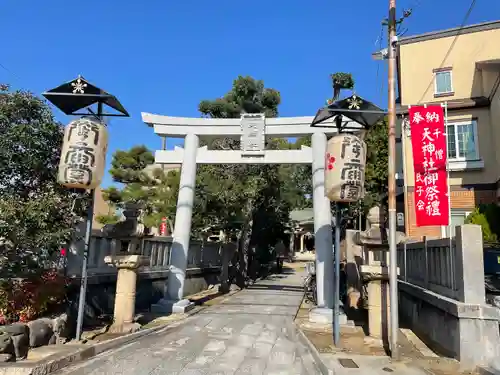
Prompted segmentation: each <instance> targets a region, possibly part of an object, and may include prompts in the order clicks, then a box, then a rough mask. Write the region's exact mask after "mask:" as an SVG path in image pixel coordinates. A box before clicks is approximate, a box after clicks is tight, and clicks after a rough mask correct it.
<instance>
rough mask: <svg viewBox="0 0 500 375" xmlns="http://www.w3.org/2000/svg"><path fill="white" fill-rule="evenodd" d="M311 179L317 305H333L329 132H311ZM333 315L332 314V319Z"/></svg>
mask: <svg viewBox="0 0 500 375" xmlns="http://www.w3.org/2000/svg"><path fill="white" fill-rule="evenodd" d="M312 152H313V162H312V181H313V207H314V246H315V249H316V282H317V289H318V296H317V299H318V307H320V308H321V307H322V308H326V309H332V308H333V250H332V245H333V243H332V214H331V210H330V201H329V200H328V198H327V197H326V196H325V157H326V135H325V134H324V133H314V134H313V135H312ZM331 319H332V317H330V318H329V320H330V321H331Z"/></svg>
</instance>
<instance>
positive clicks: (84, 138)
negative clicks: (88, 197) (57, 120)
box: [58, 117, 108, 189]
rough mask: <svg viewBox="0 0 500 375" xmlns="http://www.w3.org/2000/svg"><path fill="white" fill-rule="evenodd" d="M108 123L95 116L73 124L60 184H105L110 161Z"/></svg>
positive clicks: (66, 139) (80, 186)
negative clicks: (96, 118) (108, 153)
mask: <svg viewBox="0 0 500 375" xmlns="http://www.w3.org/2000/svg"><path fill="white" fill-rule="evenodd" d="M107 147H108V133H107V129H106V126H105V125H104V124H103V123H101V122H99V121H97V120H95V119H93V118H86V117H83V118H79V119H77V120H74V121H72V122H70V123H69V125H68V126H67V127H66V129H65V131H64V141H63V146H62V152H61V160H60V162H59V173H58V181H59V183H60V184H62V185H64V186H66V187H69V188H77V189H94V188H95V187H97V186H99V184H100V183H101V180H102V177H103V174H104V167H105V162H106V150H107Z"/></svg>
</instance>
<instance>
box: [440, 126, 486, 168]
mask: <svg viewBox="0 0 500 375" xmlns="http://www.w3.org/2000/svg"><path fill="white" fill-rule="evenodd" d="M471 124H472V134H473V136H474V147H475V151H476V152H475V155H474V157H472V158H471V157H469V158H467V157H460V156H457V153H458V131H457V125H458V126H460V125H471ZM445 125H446V157H447V158H448V161H449V162H451V163H453V162H461V161H462V162H466V161H477V160H480V156H479V139H478V132H477V120H476V119H475V118H472V119H470V120H456V121H447V123H446V124H445ZM449 126H453V127H454V131H455V134H454V138H455V139H454V140H453V142H454V143H455V156H454V157H451V156H449V152H448V127H449Z"/></svg>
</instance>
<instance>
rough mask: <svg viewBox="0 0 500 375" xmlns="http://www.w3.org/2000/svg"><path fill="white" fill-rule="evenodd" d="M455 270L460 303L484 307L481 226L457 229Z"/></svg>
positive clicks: (467, 225)
mask: <svg viewBox="0 0 500 375" xmlns="http://www.w3.org/2000/svg"><path fill="white" fill-rule="evenodd" d="M455 238H456V247H455V249H454V251H455V254H456V255H455V259H456V267H455V270H456V272H458V273H459V274H458V275H456V279H455V280H457V282H458V285H457V289H458V293H459V301H461V302H465V303H473V304H480V305H483V304H485V303H486V292H485V288H484V256H483V235H482V231H481V227H480V226H479V225H473V224H465V225H462V226H459V227H456V236H455Z"/></svg>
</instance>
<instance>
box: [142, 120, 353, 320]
mask: <svg viewBox="0 0 500 375" xmlns="http://www.w3.org/2000/svg"><path fill="white" fill-rule="evenodd" d="M142 118H143V121H144V122H145V123H147V124H148V125H150V126H153V127H154V130H155V133H156V134H158V135H160V136H163V137H167V136H168V137H177V138H179V137H185V142H184V149H182V148H177V147H176V148H175V149H174V150H158V151H156V154H155V161H156V162H157V163H159V164H162V163H165V164H180V163H182V170H181V181H180V190H179V198H178V202H177V212H176V218H175V228H174V242H173V244H172V249H171V273H170V275H169V278H168V283H167V290H166V294H165V298H164V299H162V300H161V301H160V302H158V304H156V305H153V306H152V309H153V310H159V311H162V312H163V311H167V312H184V311H186V310H187V309H189V308H190V307H191V306H192V304H190V303H189V301H187V300H183V292H184V283H185V277H186V267H187V255H188V249H189V240H190V232H191V216H192V211H193V202H194V189H195V184H196V164H197V162H198V163H205V164H235V163H238V164H239V163H244V164H287V163H293V164H312V168H313V176H312V178H313V202H314V203H313V205H314V232H315V248H316V272H317V274H316V278H317V289H318V296H317V297H318V308H317V309H313V310H312V311H311V313H310V320H313V321H325V320H327V321H330V322H331V321H332V319H333V310H332V307H333V298H334V296H333V289H334V288H333V283H334V277H333V276H334V275H333V270H334V265H333V248H332V222H331V212H330V201H329V200H328V199H327V198H326V197H325V184H324V183H325V177H324V173H325V154H326V134H335V133H336V132H337V130H336V128H334V127H331V128H329V129H328V128H325V129H324V130H322V131H319V132H318V131H317V129H312V128H311V126H310V124H311V122H312V121H313V117H311V116H307V117H288V118H286V117H281V118H266V119H265V133H263V134H261V136H264V134H265V136H270V137H271V136H275V137H278V138H280V137H300V136H303V135H310V134H312V149H311V148H309V147H305V146H303V147H302V148H301V149H300V150H265V151H264V150H263V152H262V153H261V154H259V156H258V157H250V158H249V157H248V156H246V155H244V154H243V153H242V152H241V151H224V150H208V149H207V148H206V147H201V148H198V146H199V139H198V137H199V136H208V135H213V136H217V137H233V138H234V137H236V138H241V137H242V122H241V119H206V118H187V117H171V116H161V115H155V114H150V113H143V114H142ZM330 122H331V121H330ZM356 125H358V126H359V128H360V129H361V128H362V126H361V125H359V124H355V123H353V122H351V125H350V126H351V127H353V126H356ZM261 141H262V139H261Z"/></svg>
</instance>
